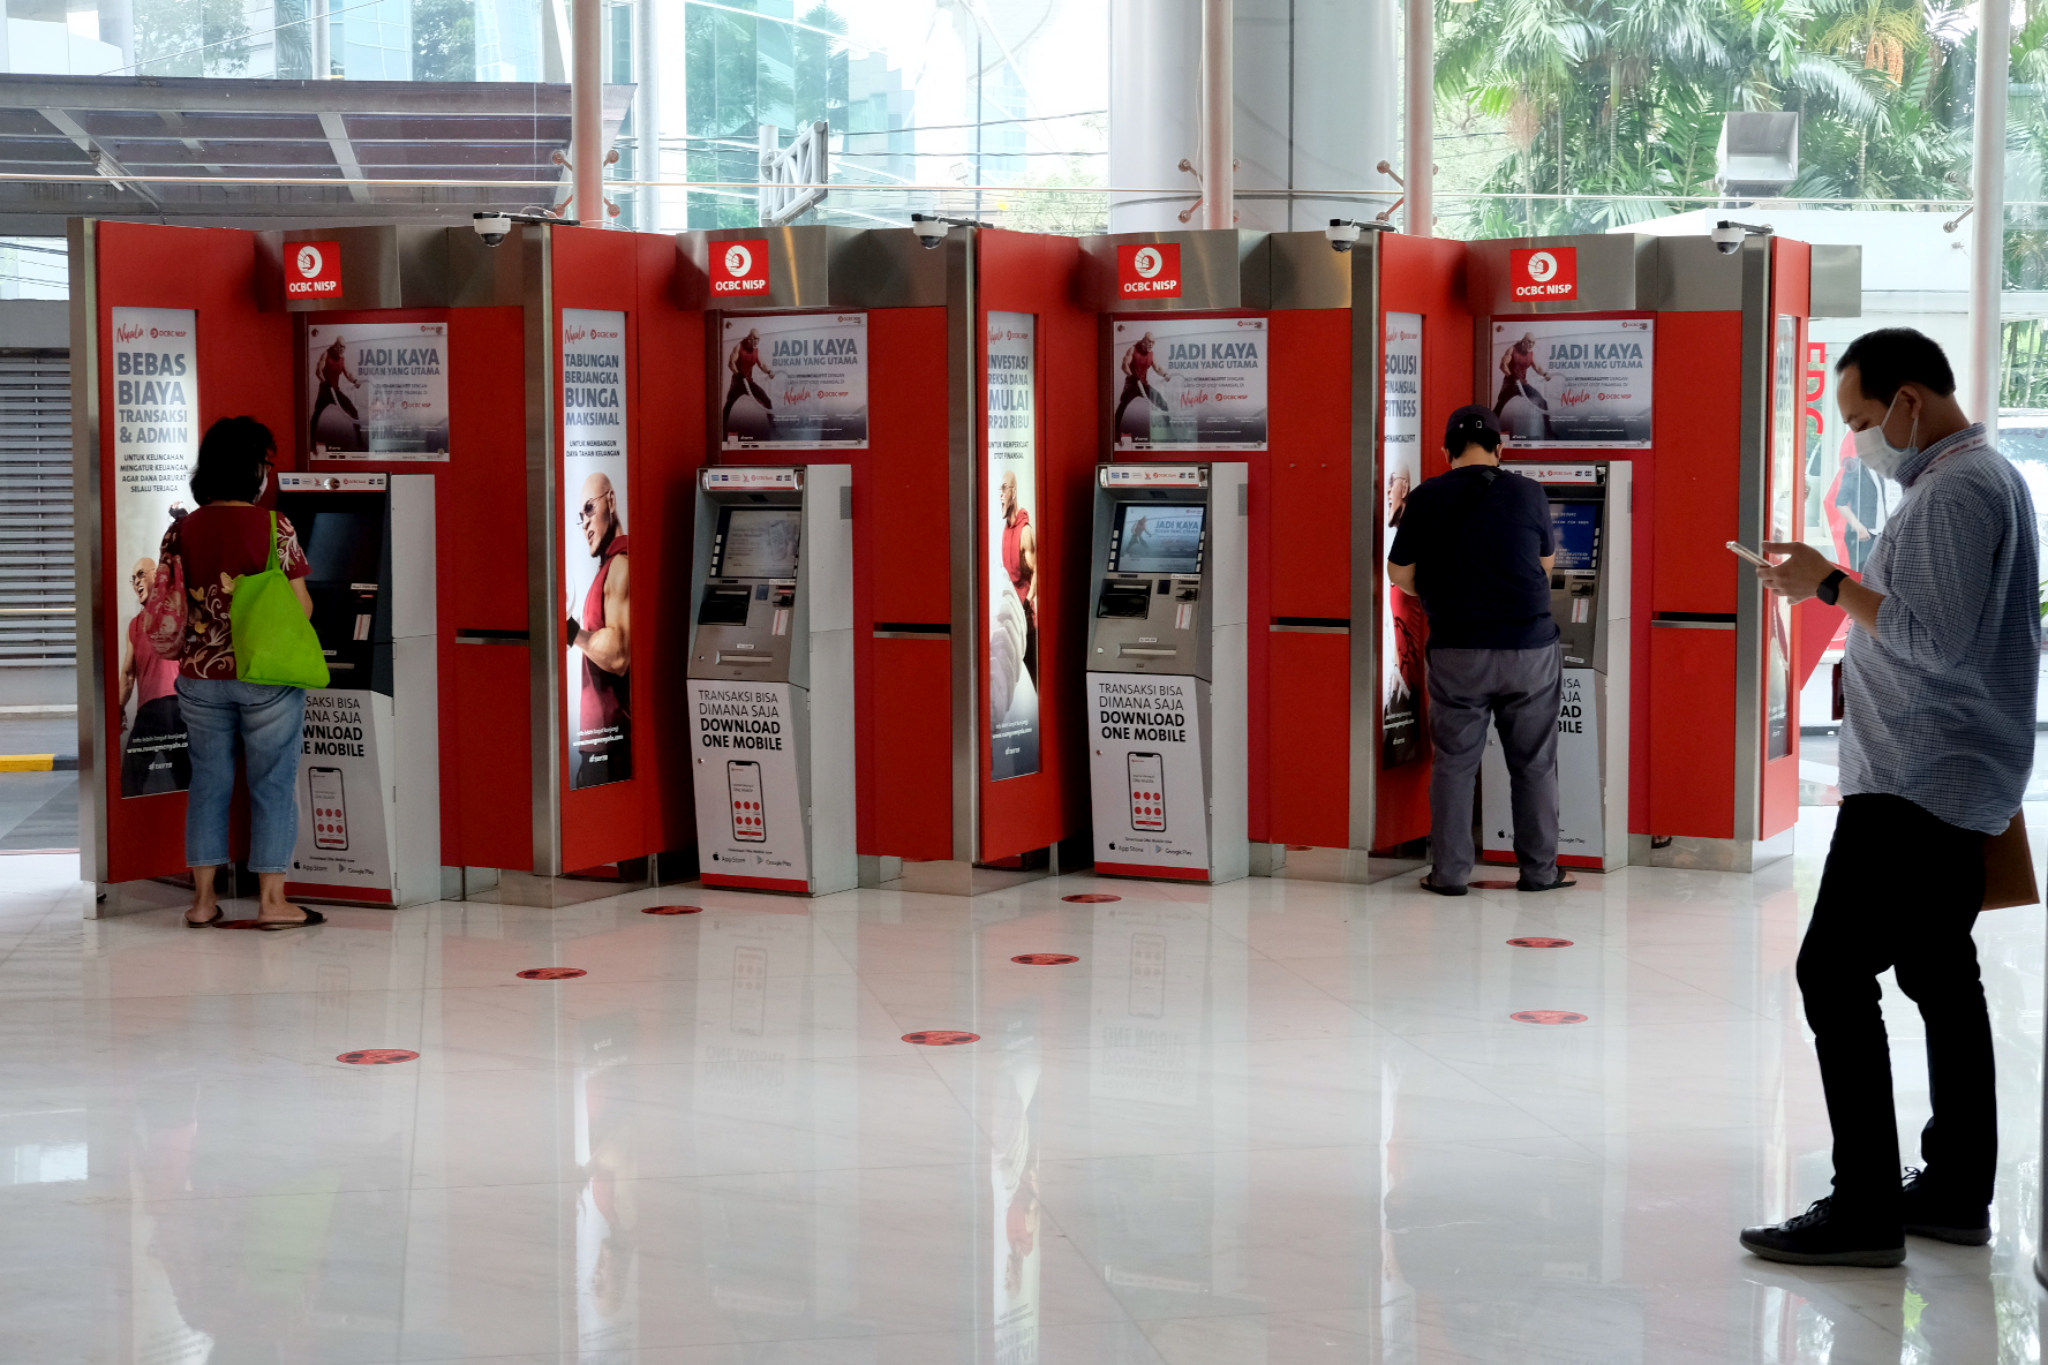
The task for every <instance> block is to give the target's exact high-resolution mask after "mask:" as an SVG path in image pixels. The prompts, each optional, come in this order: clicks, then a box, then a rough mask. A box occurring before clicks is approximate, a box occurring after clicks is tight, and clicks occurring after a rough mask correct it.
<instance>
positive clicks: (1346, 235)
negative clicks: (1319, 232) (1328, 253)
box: [1323, 218, 1365, 251]
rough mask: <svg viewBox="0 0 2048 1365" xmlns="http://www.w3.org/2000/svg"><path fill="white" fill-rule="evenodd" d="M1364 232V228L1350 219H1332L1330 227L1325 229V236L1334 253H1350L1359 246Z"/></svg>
mask: <svg viewBox="0 0 2048 1365" xmlns="http://www.w3.org/2000/svg"><path fill="white" fill-rule="evenodd" d="M1364 232H1365V229H1364V228H1361V227H1360V226H1359V225H1358V224H1356V223H1354V222H1351V221H1350V220H1349V219H1345V218H1332V219H1331V220H1330V225H1329V226H1328V227H1326V228H1324V229H1323V236H1325V237H1327V238H1329V240H1330V249H1331V250H1332V251H1349V250H1351V248H1352V247H1354V246H1356V245H1357V244H1358V239H1359V237H1360V236H1361V235H1363V234H1364Z"/></svg>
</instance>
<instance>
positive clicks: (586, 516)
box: [576, 493, 612, 526]
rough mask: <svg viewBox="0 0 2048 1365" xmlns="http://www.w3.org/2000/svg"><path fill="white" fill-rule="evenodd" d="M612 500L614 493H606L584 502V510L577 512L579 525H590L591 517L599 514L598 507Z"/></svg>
mask: <svg viewBox="0 0 2048 1365" xmlns="http://www.w3.org/2000/svg"><path fill="white" fill-rule="evenodd" d="M611 500H612V495H611V494H609V493H606V494H605V495H604V496H603V497H599V498H592V499H591V500H590V501H588V502H586V503H584V504H583V510H582V511H581V512H578V513H577V514H576V524H577V525H578V526H588V525H590V519H591V518H592V517H594V516H596V515H597V509H598V508H600V507H602V506H603V505H604V504H606V503H608V502H610V501H611Z"/></svg>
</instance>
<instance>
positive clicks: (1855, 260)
mask: <svg viewBox="0 0 2048 1365" xmlns="http://www.w3.org/2000/svg"><path fill="white" fill-rule="evenodd" d="M1462 250H1463V251H1465V252H1466V253H1467V255H1468V258H1469V262H1470V264H1469V267H1468V279H1469V285H1470V288H1469V298H1470V304H1471V309H1472V312H1473V313H1474V315H1475V317H1476V329H1477V337H1476V342H1477V348H1476V350H1475V355H1476V356H1477V358H1478V366H1477V374H1476V377H1475V385H1474V388H1473V397H1474V398H1475V399H1477V401H1481V402H1485V403H1488V404H1490V405H1494V406H1495V407H1496V409H1497V410H1498V411H1499V412H1500V413H1501V415H1502V419H1503V425H1504V427H1505V428H1506V430H1507V434H1508V445H1507V458H1508V459H1510V460H1512V461H1524V460H1528V461H1537V462H1541V463H1546V464H1558V463H1565V462H1570V461H1574V460H1586V459H1594V460H1610V461H1618V462H1621V461H1625V462H1626V463H1627V464H1628V465H1629V466H1630V468H1631V471H1632V473H1633V476H1634V477H1633V500H1634V512H1633V528H1632V529H1633V532H1634V536H1633V539H1634V549H1635V553H1634V582H1633V584H1632V585H1631V587H1632V596H1633V598H1634V609H1633V625H1632V628H1631V630H1632V643H1631V649H1632V655H1633V659H1632V664H1633V667H1632V675H1633V679H1634V685H1633V687H1632V689H1631V693H1632V695H1631V702H1630V704H1631V708H1632V715H1631V723H1630V725H1629V746H1630V755H1629V761H1630V777H1629V782H1628V784H1627V785H1628V790H1629V811H1628V825H1627V827H1628V829H1629V831H1630V841H1629V843H1630V848H1629V860H1630V861H1632V862H1639V863H1651V864H1657V865H1664V866H1678V867H1702V868H1714V869H1720V870H1726V871H1749V870H1751V869H1753V868H1756V867H1759V866H1762V865H1763V864H1765V863H1767V862H1770V861H1772V860H1774V859H1777V858H1780V857H1784V856H1786V855H1787V854H1789V853H1790V852H1791V838H1792V827H1793V824H1794V822H1795V821H1796V820H1797V818H1798V808H1799V688H1800V684H1801V683H1802V682H1803V681H1804V675H1805V674H1806V673H1807V672H1810V671H1811V667H1812V662H1811V661H1812V660H1813V659H1815V658H1817V657H1818V651H1817V650H1813V651H1809V650H1807V649H1806V648H1804V643H1805V642H1804V639H1803V637H1804V634H1805V632H1806V631H1807V630H1808V629H1809V628H1810V623H1809V622H1808V620H1807V618H1806V617H1805V616H1804V615H1803V614H1801V613H1795V612H1793V611H1791V610H1790V609H1789V608H1788V607H1786V605H1785V604H1784V603H1782V602H1779V601H1778V600H1777V599H1775V598H1773V597H1771V596H1769V595H1768V594H1766V593H1765V592H1764V591H1763V589H1762V588H1761V586H1759V585H1758V583H1757V579H1756V575H1755V574H1754V573H1752V572H1751V571H1750V570H1749V569H1748V568H1747V567H1746V566H1745V565H1743V564H1742V562H1741V561H1740V560H1738V559H1737V558H1736V557H1735V556H1734V555H1732V554H1730V553H1728V551H1727V550H1726V549H1725V548H1724V545H1725V543H1726V542H1727V541H1730V540H1739V541H1741V542H1742V543H1744V544H1746V545H1756V544H1758V543H1759V542H1761V541H1765V540H1795V539H1797V538H1798V537H1799V534H1800V530H1801V520H1802V519H1801V500H1802V498H1803V497H1804V484H1803V471H1804V466H1805V459H1804V455H1805V443H1806V433H1805V431H1804V430H1803V424H1802V422H1801V417H1800V414H1801V398H1800V390H1799V374H1800V365H1801V357H1803V355H1804V354H1805V351H1804V345H1805V335H1806V324H1807V320H1808V319H1809V318H1813V317H1854V316H1856V315H1857V313H1858V312H1859V311H1860V307H1861V262H1860V253H1859V252H1858V250H1857V249H1856V248H1854V247H1830V246H1811V245H1808V244H1807V243H1804V242H1796V241H1790V240H1787V239H1784V238H1778V237H1773V236H1769V235H1754V236H1750V237H1748V238H1746V239H1744V241H1743V242H1742V244H1741V246H1740V247H1739V248H1738V249H1737V250H1735V251H1734V252H1732V253H1723V252H1721V251H1720V250H1719V249H1718V248H1717V247H1716V246H1715V245H1714V244H1713V243H1712V242H1710V241H1709V240H1708V239H1707V238H1705V237H1703V236H1702V237H1657V236H1641V235H1635V234H1627V233H1616V234H1606V235H1598V236H1584V237H1546V238H1529V239H1525V240H1515V241H1489V242H1473V243H1470V244H1468V245H1465V246H1464V247H1462Z"/></svg>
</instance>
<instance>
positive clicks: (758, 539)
mask: <svg viewBox="0 0 2048 1365" xmlns="http://www.w3.org/2000/svg"><path fill="white" fill-rule="evenodd" d="M802 516H803V513H802V512H801V511H800V510H799V509H797V508H795V507H729V508H727V509H726V512H725V524H724V525H723V526H722V527H720V528H719V529H720V532H721V533H722V534H723V535H724V537H725V548H724V549H723V550H722V551H721V552H720V554H719V562H718V564H717V565H716V566H714V567H713V569H712V575H713V577H716V578H795V577H796V542H797V535H798V532H799V528H800V527H801V526H802Z"/></svg>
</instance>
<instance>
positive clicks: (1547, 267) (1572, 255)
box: [1508, 246, 1579, 299]
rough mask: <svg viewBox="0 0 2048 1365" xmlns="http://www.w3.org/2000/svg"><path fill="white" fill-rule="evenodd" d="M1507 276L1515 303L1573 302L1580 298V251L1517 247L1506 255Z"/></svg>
mask: <svg viewBox="0 0 2048 1365" xmlns="http://www.w3.org/2000/svg"><path fill="white" fill-rule="evenodd" d="M1508 276H1509V279H1508V285H1509V291H1510V293H1511V295H1512V296H1513V297H1514V298H1516V299H1575V298H1577V297H1578V296H1579V249H1578V248H1577V247H1573V246H1560V247H1548V248H1546V247H1518V248H1516V249H1514V250H1511V251H1510V252H1508Z"/></svg>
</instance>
